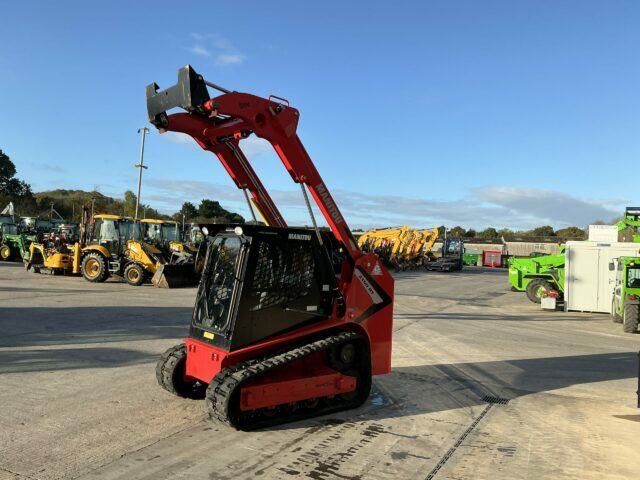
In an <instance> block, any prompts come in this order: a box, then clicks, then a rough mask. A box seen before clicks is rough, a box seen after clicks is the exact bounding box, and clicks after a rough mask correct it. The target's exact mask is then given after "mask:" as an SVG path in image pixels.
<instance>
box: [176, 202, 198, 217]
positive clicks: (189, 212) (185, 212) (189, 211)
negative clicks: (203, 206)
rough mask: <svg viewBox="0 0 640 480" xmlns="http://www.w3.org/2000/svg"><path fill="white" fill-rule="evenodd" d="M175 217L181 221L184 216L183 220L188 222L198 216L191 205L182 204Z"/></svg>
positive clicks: (187, 203)
mask: <svg viewBox="0 0 640 480" xmlns="http://www.w3.org/2000/svg"><path fill="white" fill-rule="evenodd" d="M177 215H178V216H179V217H180V220H182V217H183V216H184V218H185V220H187V221H189V220H191V219H194V218H196V217H197V216H198V209H197V208H196V206H195V205H194V204H193V203H191V202H184V203H183V204H182V208H181V209H180V210H179V211H178V213H177Z"/></svg>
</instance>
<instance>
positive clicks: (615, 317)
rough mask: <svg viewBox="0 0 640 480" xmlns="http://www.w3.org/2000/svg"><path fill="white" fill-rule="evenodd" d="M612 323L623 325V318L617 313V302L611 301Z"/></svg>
mask: <svg viewBox="0 0 640 480" xmlns="http://www.w3.org/2000/svg"><path fill="white" fill-rule="evenodd" d="M611 321H612V322H613V323H622V317H621V316H620V315H618V312H616V301H615V300H611Z"/></svg>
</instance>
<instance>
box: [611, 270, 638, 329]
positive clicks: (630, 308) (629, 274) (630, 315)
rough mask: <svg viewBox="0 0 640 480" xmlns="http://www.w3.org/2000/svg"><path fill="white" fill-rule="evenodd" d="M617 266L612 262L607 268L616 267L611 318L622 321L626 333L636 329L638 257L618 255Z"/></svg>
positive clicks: (617, 321)
mask: <svg viewBox="0 0 640 480" xmlns="http://www.w3.org/2000/svg"><path fill="white" fill-rule="evenodd" d="M617 263H618V265H617V268H616V266H615V264H614V263H613V262H612V263H610V264H609V269H610V270H613V269H616V286H615V288H614V290H613V299H612V300H611V320H613V321H614V322H615V323H622V329H623V330H624V331H625V332H626V333H636V332H637V331H638V321H639V315H640V258H639V257H619V258H618V262H617Z"/></svg>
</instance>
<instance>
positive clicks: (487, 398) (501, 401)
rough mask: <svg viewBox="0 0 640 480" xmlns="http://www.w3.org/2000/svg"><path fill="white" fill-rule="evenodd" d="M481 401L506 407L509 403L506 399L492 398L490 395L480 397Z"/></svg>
mask: <svg viewBox="0 0 640 480" xmlns="http://www.w3.org/2000/svg"><path fill="white" fill-rule="evenodd" d="M482 401H483V402H487V403H493V404H495V405H506V404H507V403H509V399H508V398H502V397H492V396H491V395H485V396H484V397H482Z"/></svg>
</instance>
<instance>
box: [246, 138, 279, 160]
mask: <svg viewBox="0 0 640 480" xmlns="http://www.w3.org/2000/svg"><path fill="white" fill-rule="evenodd" d="M240 148H241V149H242V151H243V152H244V154H245V155H246V157H247V158H253V157H257V156H258V155H262V154H264V153H267V152H273V147H272V146H271V144H270V143H269V142H267V141H266V140H265V139H264V138H260V137H256V136H255V135H251V136H250V137H249V138H245V139H242V140H240Z"/></svg>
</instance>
